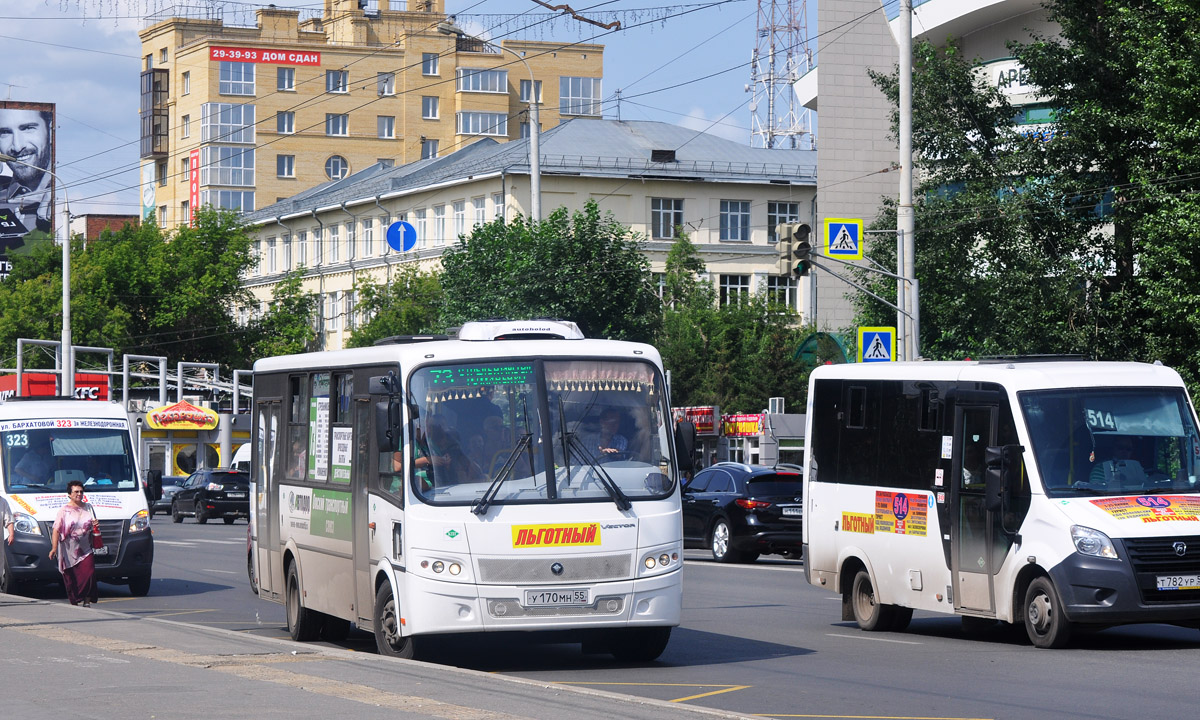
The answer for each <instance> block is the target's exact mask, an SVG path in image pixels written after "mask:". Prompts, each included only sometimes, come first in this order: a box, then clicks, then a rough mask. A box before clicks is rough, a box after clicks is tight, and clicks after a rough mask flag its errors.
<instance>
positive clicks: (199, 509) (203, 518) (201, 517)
mask: <svg viewBox="0 0 1200 720" xmlns="http://www.w3.org/2000/svg"><path fill="white" fill-rule="evenodd" d="M196 522H198V523H200V524H201V525H203V524H204V523H206V522H208V516H207V515H205V514H204V507H203V506H201V505H200V501H199V500H197V501H196Z"/></svg>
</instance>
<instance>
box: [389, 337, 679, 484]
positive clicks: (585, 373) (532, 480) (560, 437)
mask: <svg viewBox="0 0 1200 720" xmlns="http://www.w3.org/2000/svg"><path fill="white" fill-rule="evenodd" d="M410 388H411V399H410V401H411V403H412V404H413V405H414V406H415V408H416V411H417V412H416V414H415V417H414V419H413V422H412V424H411V436H410V438H409V447H410V450H409V453H410V463H411V467H412V468H413V477H412V482H413V486H414V487H415V488H416V491H417V493H418V494H419V495H420V496H421V497H422V498H423V499H425V500H426V501H428V502H430V503H434V504H473V503H476V501H479V500H480V499H481V498H484V497H485V496H486V498H487V499H486V500H485V501H484V507H486V505H487V504H502V503H536V502H564V501H567V502H569V501H575V500H581V501H593V500H595V501H615V502H617V503H618V505H623V504H624V503H626V502H628V501H636V500H639V499H651V498H663V497H667V496H669V495H670V494H671V492H672V491H673V490H674V488H675V483H676V477H675V474H676V470H675V463H674V462H672V458H671V445H670V437H669V431H670V424H669V423H667V422H664V418H669V417H670V414H669V412H668V409H667V407H666V404H665V399H666V398H665V396H666V393H665V392H664V389H663V382H662V378H661V376H660V375H659V373H658V371H657V370H656V369H655V367H654V366H653V365H651V364H650V363H646V362H639V361H628V360H518V361H506V362H502V363H464V364H458V365H437V366H431V367H425V368H421V369H419V370H417V371H416V372H415V373H414V374H413V377H412V381H411V383H410ZM548 467H549V470H548V469H547V468H548Z"/></svg>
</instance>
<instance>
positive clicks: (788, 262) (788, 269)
mask: <svg viewBox="0 0 1200 720" xmlns="http://www.w3.org/2000/svg"><path fill="white" fill-rule="evenodd" d="M775 237H776V238H777V239H778V243H777V244H776V245H775V248H776V249H777V250H779V263H778V266H777V269H778V271H779V274H780V275H784V276H787V275H791V274H792V251H793V250H794V246H793V243H792V226H791V225H788V224H787V223H780V224H778V225H776V226H775Z"/></svg>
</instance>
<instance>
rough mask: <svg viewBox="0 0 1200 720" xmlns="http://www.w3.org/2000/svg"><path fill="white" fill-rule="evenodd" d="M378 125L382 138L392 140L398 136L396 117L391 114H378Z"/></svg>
mask: <svg viewBox="0 0 1200 720" xmlns="http://www.w3.org/2000/svg"><path fill="white" fill-rule="evenodd" d="M376 125H377V127H378V129H379V137H380V139H381V140H391V139H392V138H394V137H396V118H395V117H393V116H391V115H378V116H376Z"/></svg>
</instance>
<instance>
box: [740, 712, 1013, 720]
mask: <svg viewBox="0 0 1200 720" xmlns="http://www.w3.org/2000/svg"><path fill="white" fill-rule="evenodd" d="M753 717H772V718H824V719H825V720H993V718H965V717H945V716H940V715H939V716H925V715H778V714H775V713H770V714H767V713H755V714H754V715H753Z"/></svg>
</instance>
